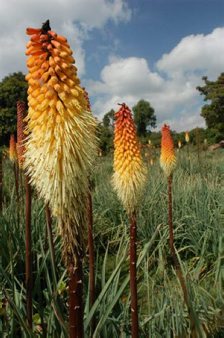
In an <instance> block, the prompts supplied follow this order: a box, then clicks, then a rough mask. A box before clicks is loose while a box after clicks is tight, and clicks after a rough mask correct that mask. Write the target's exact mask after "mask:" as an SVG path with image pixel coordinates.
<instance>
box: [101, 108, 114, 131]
mask: <svg viewBox="0 0 224 338" xmlns="http://www.w3.org/2000/svg"><path fill="white" fill-rule="evenodd" d="M114 114H115V111H114V110H113V109H111V110H110V111H109V112H108V113H106V114H105V115H104V117H103V126H104V127H105V128H109V127H110V128H113V124H114Z"/></svg>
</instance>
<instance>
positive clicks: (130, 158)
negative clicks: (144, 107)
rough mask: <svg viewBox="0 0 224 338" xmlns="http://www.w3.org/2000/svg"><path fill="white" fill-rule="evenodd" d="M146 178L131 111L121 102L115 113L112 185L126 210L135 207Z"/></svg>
mask: <svg viewBox="0 0 224 338" xmlns="http://www.w3.org/2000/svg"><path fill="white" fill-rule="evenodd" d="M145 179H146V169H145V166H144V164H143V161H142V157H141V153H140V146H139V143H138V140H137V136H136V128H135V125H134V121H133V118H132V115H131V111H130V109H129V108H128V106H127V105H126V104H124V103H123V104H122V105H121V108H120V110H119V111H118V112H117V113H116V114H115V128H114V175H113V186H114V189H115V191H116V192H117V194H118V197H119V198H120V200H121V201H122V203H123V204H124V207H125V208H126V209H127V211H128V212H132V211H133V210H135V209H136V206H137V203H138V197H139V195H140V193H141V191H142V188H143V186H144V183H145Z"/></svg>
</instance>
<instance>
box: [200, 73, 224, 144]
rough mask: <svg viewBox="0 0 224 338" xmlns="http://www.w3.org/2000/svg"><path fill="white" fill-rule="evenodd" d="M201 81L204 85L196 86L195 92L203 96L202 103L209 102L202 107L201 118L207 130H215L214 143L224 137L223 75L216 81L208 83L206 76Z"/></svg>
mask: <svg viewBox="0 0 224 338" xmlns="http://www.w3.org/2000/svg"><path fill="white" fill-rule="evenodd" d="M202 79H203V81H204V82H205V85H204V86H198V87H197V90H198V91H199V92H200V94H201V95H204V101H209V102H208V103H207V104H205V105H204V106H203V107H202V110H201V116H203V117H204V119H205V122H206V125H207V127H208V128H209V129H213V130H216V133H217V137H216V141H220V140H221V139H223V135H224V73H221V74H220V76H219V77H218V79H217V80H216V81H209V80H208V78H207V76H204V77H203V78H202Z"/></svg>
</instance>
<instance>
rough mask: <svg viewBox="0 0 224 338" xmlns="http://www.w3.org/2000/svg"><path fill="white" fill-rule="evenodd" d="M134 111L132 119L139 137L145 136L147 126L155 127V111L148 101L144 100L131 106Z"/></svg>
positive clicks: (147, 131) (147, 130) (147, 129)
mask: <svg viewBox="0 0 224 338" xmlns="http://www.w3.org/2000/svg"><path fill="white" fill-rule="evenodd" d="M132 110H133V112H134V121H135V124H136V126H137V134H138V136H139V137H146V136H147V134H148V133H149V128H150V127H152V128H155V127H156V116H155V111H154V109H153V108H152V107H151V105H150V103H149V102H148V101H145V100H140V101H138V103H137V104H136V105H135V106H134V107H133V108H132Z"/></svg>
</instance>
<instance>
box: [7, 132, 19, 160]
mask: <svg viewBox="0 0 224 338" xmlns="http://www.w3.org/2000/svg"><path fill="white" fill-rule="evenodd" d="M9 158H10V160H11V161H12V162H15V161H16V159H17V152H16V140H15V136H14V135H13V134H11V135H10V141H9Z"/></svg>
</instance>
